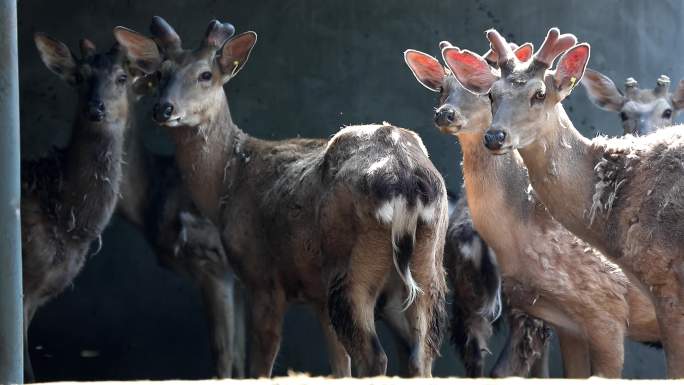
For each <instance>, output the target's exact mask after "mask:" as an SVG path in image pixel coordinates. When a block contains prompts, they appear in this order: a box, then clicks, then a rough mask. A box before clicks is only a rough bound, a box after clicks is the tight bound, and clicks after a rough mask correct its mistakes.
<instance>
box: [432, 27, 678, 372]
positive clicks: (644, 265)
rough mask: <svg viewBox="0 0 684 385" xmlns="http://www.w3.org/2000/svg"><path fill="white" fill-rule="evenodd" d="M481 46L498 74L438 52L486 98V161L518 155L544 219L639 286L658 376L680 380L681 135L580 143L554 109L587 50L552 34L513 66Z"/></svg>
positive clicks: (502, 52)
mask: <svg viewBox="0 0 684 385" xmlns="http://www.w3.org/2000/svg"><path fill="white" fill-rule="evenodd" d="M487 38H488V39H489V41H490V43H491V47H492V49H493V50H494V51H496V52H497V53H498V65H499V66H500V68H501V72H500V73H495V72H492V71H491V69H490V67H489V66H488V65H487V63H486V61H485V60H484V59H483V58H482V57H481V56H479V55H477V54H475V53H472V52H470V51H467V50H458V49H454V48H449V47H447V48H445V49H444V50H443V52H442V55H443V57H444V59H445V60H446V62H447V64H448V65H449V67H450V68H451V70H452V71H453V72H454V74H455V76H456V77H457V78H458V80H459V82H460V83H461V84H463V85H464V86H465V87H466V88H468V89H469V90H470V91H472V92H475V93H477V94H488V95H489V98H490V100H491V102H492V113H493V116H492V123H491V126H490V128H489V129H488V130H487V132H486V133H485V134H484V143H485V145H486V147H487V148H488V149H489V150H490V151H491V152H492V153H494V154H505V153H508V152H510V151H513V150H518V152H519V154H520V156H521V157H522V160H523V161H524V163H525V165H526V166H527V169H528V171H529V179H530V182H531V185H532V187H533V188H534V190H535V192H536V194H537V195H538V196H539V198H540V199H541V201H542V202H543V203H544V204H545V205H546V207H547V209H548V210H549V211H550V213H551V214H552V215H553V216H554V218H556V219H557V220H558V221H560V222H561V223H562V224H563V225H564V226H565V227H567V228H568V229H569V230H570V231H572V232H573V233H575V234H576V235H577V236H578V237H580V238H582V239H583V240H585V241H587V242H588V243H590V244H591V245H593V246H594V247H596V248H597V249H599V250H601V251H602V252H603V253H604V254H605V255H607V256H609V257H610V258H612V259H613V260H614V261H615V262H617V263H618V264H619V265H620V266H621V267H622V268H623V270H624V271H625V272H627V273H628V274H629V275H631V276H632V277H634V278H636V279H635V280H634V282H640V283H641V287H642V289H643V290H644V291H645V292H647V293H648V294H649V295H650V297H651V299H652V300H653V303H654V305H655V308H656V314H657V317H658V323H659V326H660V329H661V333H662V342H663V346H664V348H665V352H666V355H667V362H668V365H667V369H668V376H669V377H673V378H679V377H683V376H684V367H683V366H682V365H681V363H682V361H684V303H683V302H682V299H683V298H682V294H684V293H683V287H682V278H684V277H683V275H682V274H683V271H682V270H683V268H684V265H683V264H682V262H683V260H684V258H683V257H684V222H683V221H682V217H684V178H683V177H684V135H683V134H682V133H681V128H679V127H673V128H666V129H661V130H659V131H658V132H655V133H653V134H650V135H647V136H642V137H633V136H626V137H622V138H605V137H598V138H595V139H593V140H590V139H587V138H585V137H584V136H582V135H581V134H580V133H579V132H578V131H577V130H576V129H575V127H574V125H573V124H572V121H571V120H570V118H569V117H568V116H567V114H566V113H565V110H564V109H563V106H562V104H561V102H562V101H563V99H565V98H566V97H567V96H568V95H569V94H570V93H571V92H572V90H573V89H574V87H575V86H576V85H577V84H578V82H579V81H580V80H581V79H582V76H583V75H584V71H585V67H586V65H587V62H588V60H589V53H590V46H589V44H587V43H581V44H577V38H576V37H575V36H574V35H571V34H563V35H561V34H560V32H559V31H558V29H556V28H553V29H551V30H550V31H549V32H548V34H547V36H546V40H545V41H544V43H543V45H542V47H541V48H540V49H539V51H538V52H537V53H535V55H534V56H533V57H532V58H531V59H530V60H526V61H521V60H518V59H517V58H516V57H515V55H514V53H513V51H512V50H511V49H510V47H509V46H508V44H507V43H506V41H505V39H504V38H503V37H502V36H501V35H500V34H499V33H498V32H497V31H495V30H490V31H487ZM561 54H562V55H561ZM558 56H560V59H559V60H558V63H557V65H556V68H555V70H551V67H552V64H553V62H554V60H555V59H556V58H557V57H558Z"/></svg>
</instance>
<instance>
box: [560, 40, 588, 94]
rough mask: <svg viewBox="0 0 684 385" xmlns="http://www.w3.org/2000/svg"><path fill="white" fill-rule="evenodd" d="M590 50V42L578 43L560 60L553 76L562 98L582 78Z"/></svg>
mask: <svg viewBox="0 0 684 385" xmlns="http://www.w3.org/2000/svg"><path fill="white" fill-rule="evenodd" d="M589 51H590V49H589V44H587V43H582V44H577V45H576V46H574V47H572V48H570V49H569V50H567V51H566V52H565V53H564V54H563V56H561V58H560V60H558V66H556V72H555V74H554V75H553V78H554V83H555V85H556V89H557V90H558V92H559V94H560V96H561V100H562V99H564V98H565V97H566V96H568V95H569V94H570V92H571V91H572V90H573V88H575V86H576V85H577V82H579V81H580V80H582V76H583V75H584V70H585V68H587V62H589Z"/></svg>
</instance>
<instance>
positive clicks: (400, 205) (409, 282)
mask: <svg viewBox="0 0 684 385" xmlns="http://www.w3.org/2000/svg"><path fill="white" fill-rule="evenodd" d="M408 206H409V205H408V202H407V201H406V198H404V197H402V196H399V197H395V198H393V199H392V200H390V201H388V202H385V203H383V204H382V205H381V206H380V208H378V210H377V211H376V217H377V219H378V221H379V222H381V223H383V224H386V225H390V226H391V228H392V250H393V253H392V260H393V262H394V268H395V269H396V270H397V273H398V274H399V277H400V278H401V280H402V281H403V282H404V285H406V289H407V290H408V295H407V297H406V299H405V300H404V302H403V303H402V311H405V310H406V309H408V307H409V306H411V304H412V303H413V302H414V301H415V300H416V297H418V295H419V294H421V293H422V292H423V291H422V290H421V288H420V287H419V286H418V284H417V283H416V281H415V280H414V279H413V276H412V275H411V269H410V260H409V262H408V263H407V265H406V267H405V268H404V269H402V267H401V266H399V261H398V259H397V255H399V253H401V252H402V251H405V250H401V247H400V246H399V242H401V240H402V238H404V237H409V238H410V240H411V253H413V246H414V245H415V242H416V227H417V226H418V219H419V218H420V219H421V220H422V221H424V222H426V223H432V222H433V221H434V220H435V218H436V208H435V206H434V205H428V206H427V207H424V206H423V204H422V202H420V200H418V202H417V203H416V205H415V206H414V207H411V208H409V207H408ZM409 258H410V257H409Z"/></svg>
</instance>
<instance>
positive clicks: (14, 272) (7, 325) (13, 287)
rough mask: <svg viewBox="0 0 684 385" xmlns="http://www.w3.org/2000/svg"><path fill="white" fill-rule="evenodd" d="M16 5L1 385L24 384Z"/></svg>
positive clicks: (2, 258)
mask: <svg viewBox="0 0 684 385" xmlns="http://www.w3.org/2000/svg"><path fill="white" fill-rule="evenodd" d="M19 166H20V160H19V55H18V53H17V1H16V0H0V181H2V182H0V384H22V383H23V382H24V371H23V367H24V359H23V352H24V350H23V323H24V322H23V320H24V316H23V314H24V312H23V306H22V282H21V230H20V226H21V225H20V217H19V204H20V199H21V191H20V188H19V184H20V172H19Z"/></svg>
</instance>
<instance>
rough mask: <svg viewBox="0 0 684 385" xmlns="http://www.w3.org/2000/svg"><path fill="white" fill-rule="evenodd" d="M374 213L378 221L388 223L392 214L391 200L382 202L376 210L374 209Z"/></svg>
mask: <svg viewBox="0 0 684 385" xmlns="http://www.w3.org/2000/svg"><path fill="white" fill-rule="evenodd" d="M375 215H376V217H377V218H378V221H379V222H380V223H382V224H385V225H389V224H390V223H391V222H392V216H394V205H393V204H392V201H390V202H385V203H383V205H382V206H380V208H379V209H378V211H376V213H375Z"/></svg>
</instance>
